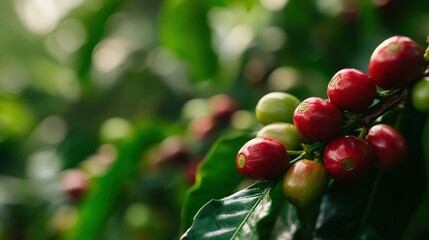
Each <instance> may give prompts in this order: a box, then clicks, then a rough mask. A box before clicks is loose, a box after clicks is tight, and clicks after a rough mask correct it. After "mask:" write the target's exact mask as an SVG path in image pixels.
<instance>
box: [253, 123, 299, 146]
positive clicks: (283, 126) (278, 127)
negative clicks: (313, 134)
mask: <svg viewBox="0 0 429 240" xmlns="http://www.w3.org/2000/svg"><path fill="white" fill-rule="evenodd" d="M256 137H268V138H273V139H276V140H279V141H280V142H282V143H283V145H284V146H285V147H286V149H288V150H299V149H301V148H302V147H301V143H300V140H299V133H298V131H297V130H296V128H295V126H294V125H293V124H292V123H284V122H278V123H270V124H268V125H265V126H264V127H262V128H261V129H260V130H259V131H258V133H257V134H256Z"/></svg>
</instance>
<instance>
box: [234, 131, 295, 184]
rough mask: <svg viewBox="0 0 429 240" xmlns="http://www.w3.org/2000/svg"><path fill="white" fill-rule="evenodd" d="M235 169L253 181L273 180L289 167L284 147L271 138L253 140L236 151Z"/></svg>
mask: <svg viewBox="0 0 429 240" xmlns="http://www.w3.org/2000/svg"><path fill="white" fill-rule="evenodd" d="M235 163H236V167H237V169H238V171H239V172H240V173H241V174H242V175H243V176H245V177H247V178H250V179H254V180H274V179H276V178H278V177H280V176H281V175H282V174H283V173H284V172H285V171H286V169H287V168H288V167H289V157H288V155H287V151H286V148H285V147H284V145H283V144H282V143H281V142H280V141H277V140H275V139H272V138H254V139H251V140H250V141H248V142H247V143H245V144H244V145H243V146H242V147H241V149H240V150H239V151H238V154H237V157H236V162H235Z"/></svg>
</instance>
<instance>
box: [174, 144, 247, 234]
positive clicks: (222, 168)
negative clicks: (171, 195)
mask: <svg viewBox="0 0 429 240" xmlns="http://www.w3.org/2000/svg"><path fill="white" fill-rule="evenodd" d="M250 139H251V137H250V136H238V137H230V138H227V137H224V138H220V139H219V140H218V141H217V142H216V143H215V144H213V146H212V148H211V149H210V151H209V152H208V154H207V156H206V158H205V159H204V160H203V162H202V163H201V164H200V167H199V170H198V173H197V180H196V183H195V184H194V185H193V186H192V187H191V188H190V189H188V191H187V193H186V195H185V198H184V204H183V216H182V231H184V230H186V229H187V228H189V227H190V226H191V224H192V218H193V217H194V215H195V214H196V213H197V211H198V209H200V208H201V207H202V206H203V205H204V204H205V203H207V202H208V201H209V200H210V199H215V198H223V197H225V196H228V195H229V194H231V193H233V192H234V190H236V189H237V185H238V184H239V183H240V182H241V181H242V180H243V177H242V176H241V175H240V174H239V173H238V171H237V169H236V167H235V157H236V155H237V152H238V150H239V149H240V148H241V147H242V146H243V144H244V143H246V142H247V141H249V140H250Z"/></svg>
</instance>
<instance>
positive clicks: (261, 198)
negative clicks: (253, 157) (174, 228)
mask: <svg viewBox="0 0 429 240" xmlns="http://www.w3.org/2000/svg"><path fill="white" fill-rule="evenodd" d="M274 185H275V183H274V182H268V181H263V182H257V183H255V184H253V185H252V186H250V187H248V188H245V189H243V190H241V191H239V192H237V193H235V194H233V195H231V196H229V197H226V198H223V199H220V200H211V201H210V202H208V203H207V204H206V205H204V207H203V208H201V210H200V211H199V212H198V213H197V215H196V216H195V220H194V223H193V224H192V226H191V227H190V228H189V229H188V230H187V231H186V233H185V234H184V235H183V236H182V238H181V239H259V238H258V233H257V227H256V226H257V224H258V222H259V221H260V220H261V219H263V218H265V217H266V216H267V215H268V214H269V211H270V207H271V205H272V201H271V198H270V192H271V190H272V188H273V186H274Z"/></svg>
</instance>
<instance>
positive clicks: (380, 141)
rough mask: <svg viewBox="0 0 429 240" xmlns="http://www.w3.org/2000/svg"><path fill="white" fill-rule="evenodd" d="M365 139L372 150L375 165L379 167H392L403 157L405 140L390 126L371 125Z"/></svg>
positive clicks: (405, 146)
mask: <svg viewBox="0 0 429 240" xmlns="http://www.w3.org/2000/svg"><path fill="white" fill-rule="evenodd" d="M365 140H366V141H367V142H368V143H369V145H370V146H371V148H372V150H373V151H374V160H375V166H377V167H378V168H380V169H394V168H396V167H397V166H398V165H399V164H400V163H401V162H402V161H403V160H404V159H405V155H406V152H407V142H406V141H405V139H404V137H403V136H402V134H401V133H400V132H399V131H398V130H396V129H395V128H393V127H392V126H389V125H386V124H378V125H375V126H373V127H371V128H370V129H369V132H368V135H367V136H366V138H365Z"/></svg>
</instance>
